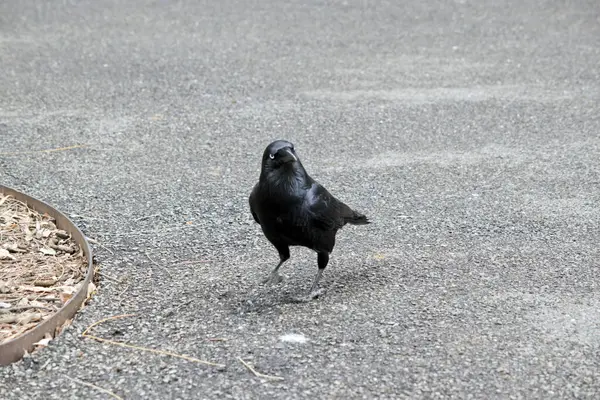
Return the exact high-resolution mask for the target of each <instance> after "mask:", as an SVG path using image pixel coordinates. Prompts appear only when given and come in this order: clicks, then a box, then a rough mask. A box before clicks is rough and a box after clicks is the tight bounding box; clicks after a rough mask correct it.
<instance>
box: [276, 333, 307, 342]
mask: <svg viewBox="0 0 600 400" xmlns="http://www.w3.org/2000/svg"><path fill="white" fill-rule="evenodd" d="M279 340H281V341H282V342H287V343H306V342H307V341H308V339H307V338H306V336H304V335H302V334H300V333H288V334H286V335H283V336H280V337H279Z"/></svg>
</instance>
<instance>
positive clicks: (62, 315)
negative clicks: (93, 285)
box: [0, 185, 94, 365]
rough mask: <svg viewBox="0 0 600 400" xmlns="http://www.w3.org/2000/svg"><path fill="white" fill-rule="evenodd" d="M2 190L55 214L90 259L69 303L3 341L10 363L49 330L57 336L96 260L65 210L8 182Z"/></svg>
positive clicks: (3, 360) (1, 357) (1, 358)
mask: <svg viewBox="0 0 600 400" xmlns="http://www.w3.org/2000/svg"><path fill="white" fill-rule="evenodd" d="M0 193H3V194H4V195H10V196H13V197H14V198H15V199H17V200H20V201H22V202H24V203H27V205H29V206H30V207H31V208H33V209H34V210H36V211H37V212H39V213H42V214H43V213H47V214H48V215H50V216H51V217H53V218H54V219H55V220H56V227H57V228H59V229H62V230H64V231H67V232H68V233H69V234H71V237H72V238H73V239H74V240H75V242H77V244H78V245H79V247H80V248H81V249H82V250H83V254H84V255H85V257H86V259H87V263H88V267H87V273H86V275H85V278H84V280H83V284H82V285H81V288H79V290H78V291H77V293H75V295H74V296H73V297H72V298H71V299H70V300H69V301H68V302H67V303H66V304H65V305H63V306H62V308H61V309H60V310H58V311H57V312H56V314H54V315H52V316H51V317H50V318H48V319H47V320H45V321H43V322H42V323H41V324H39V325H38V326H36V327H35V328H33V329H32V330H30V331H28V332H26V333H24V334H23V335H21V336H19V337H16V338H14V339H12V340H9V341H8V342H6V343H3V344H0V365H8V364H10V363H12V362H15V361H18V360H20V359H21V358H22V357H23V355H24V354H25V351H27V352H31V351H32V350H33V345H34V343H36V342H39V341H40V340H41V339H43V338H44V336H45V335H46V333H50V334H51V335H52V337H54V332H55V330H56V328H57V327H59V326H61V325H62V324H63V323H64V322H65V321H66V320H68V319H70V318H72V317H73V316H74V315H75V313H76V312H77V310H79V307H81V304H83V302H84V301H85V299H86V297H87V290H88V285H89V283H90V282H91V281H92V279H93V277H94V266H93V263H92V250H91V248H90V245H89V244H88V242H87V240H86V238H85V235H84V234H83V233H82V232H81V231H80V230H79V228H77V226H75V224H74V223H73V222H72V221H71V220H70V219H69V218H67V217H66V216H65V215H64V214H63V213H61V212H60V211H58V210H56V209H55V208H53V207H51V206H49V205H48V204H46V203H44V202H42V201H40V200H37V199H34V198H33V197H30V196H28V195H26V194H24V193H21V192H18V191H16V190H14V189H11V188H8V187H6V186H2V185H0Z"/></svg>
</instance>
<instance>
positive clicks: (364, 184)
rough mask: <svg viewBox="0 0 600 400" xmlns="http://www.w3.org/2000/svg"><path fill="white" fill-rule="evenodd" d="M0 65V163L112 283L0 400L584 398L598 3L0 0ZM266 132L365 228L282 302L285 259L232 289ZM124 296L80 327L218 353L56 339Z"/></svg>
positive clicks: (0, 175)
mask: <svg viewBox="0 0 600 400" xmlns="http://www.w3.org/2000/svg"><path fill="white" fill-rule="evenodd" d="M0 65H1V69H2V73H1V74H0V139H1V140H0V181H1V182H2V183H4V184H6V185H8V186H12V187H15V188H16V189H20V190H22V191H25V192H26V193H28V194H30V195H32V196H35V197H38V198H40V199H42V200H44V201H46V202H49V203H50V204H52V205H54V206H55V207H57V208H58V209H60V210H61V211H63V212H65V213H67V214H68V215H70V216H71V217H72V219H73V220H74V221H75V222H76V223H77V225H78V226H79V227H80V228H81V229H82V230H83V231H84V232H85V233H86V235H88V236H89V237H91V238H94V239H96V240H97V241H98V242H99V243H100V244H101V246H100V245H94V247H95V252H96V256H97V260H98V262H99V263H100V265H101V267H102V271H103V272H104V273H105V274H106V275H108V276H111V277H113V278H115V279H116V280H121V281H120V282H121V283H118V282H116V281H115V280H110V279H107V278H102V279H101V280H100V283H99V292H98V294H97V295H96V296H95V297H94V298H93V300H92V301H91V302H90V303H89V305H88V306H87V307H86V308H85V309H84V310H83V311H81V312H80V313H79V314H78V315H77V317H76V319H75V320H74V323H73V325H72V326H71V327H70V328H69V329H66V330H65V332H64V333H63V334H62V335H61V336H60V337H59V338H58V339H56V340H54V341H52V342H51V344H50V345H49V346H48V347H47V348H46V349H44V350H43V351H40V352H37V353H34V354H33V355H32V356H30V357H27V358H26V359H24V360H22V361H21V362H18V363H15V364H13V365H11V366H8V367H4V368H1V369H0V398H2V399H7V400H12V399H29V398H31V399H42V398H43V399H60V400H64V399H80V398H86V399H106V398H108V396H107V394H105V393H102V392H100V391H98V390H97V389H94V388H91V387H88V386H85V385H84V384H82V383H81V381H83V382H87V383H90V384H94V385H97V386H98V387H101V388H104V389H106V390H109V391H112V392H114V393H115V394H117V395H118V396H121V397H122V398H124V399H167V398H181V399H187V398H198V399H216V398H221V397H223V398H235V399H251V398H252V399H254V398H282V399H284V398H285V399H290V398H302V399H312V398H368V399H371V398H411V399H419V398H427V399H432V398H480V399H483V398H486V399H488V398H526V399H554V398H556V399H566V398H598V397H599V395H600V378H599V376H600V374H599V372H598V371H599V370H600V295H598V284H597V281H598V276H599V272H600V271H599V269H600V266H599V264H598V260H599V259H600V250H599V248H598V242H599V240H600V226H599V225H600V211H599V208H598V204H599V201H600V139H599V137H598V132H600V107H599V104H600V83H599V82H600V3H598V2H597V1H595V0H588V1H586V0H582V1H571V2H565V1H552V0H550V1H511V2H508V1H492V0H482V1H469V0H457V1H438V0H426V1H423V2H415V1H412V2H408V1H391V0H389V1H376V2H368V6H367V2H363V1H355V0H346V1H341V0H340V1H337V0H336V1H329V2H325V1H318V0H311V1H296V0H294V1H288V2H280V1H274V0H267V1H260V2H259V1H242V0H237V1H234V0H225V1H218V2H217V1H197V2H192V1H185V2H184V1H154V2H144V1H140V0H130V1H116V0H112V1H110V0H93V1H92V0H85V1H69V2H66V1H65V2H58V1H57V2H44V1H32V0H23V1H19V2H17V1H4V2H0ZM278 138H283V139H288V140H290V141H292V142H293V143H294V144H295V145H296V148H297V151H298V153H299V155H300V157H301V158H302V160H303V163H304V165H305V167H306V168H307V170H308V172H309V173H310V174H311V175H312V176H313V177H314V178H315V179H317V180H319V181H320V182H321V183H322V184H324V185H325V186H326V187H327V188H328V189H329V190H330V191H331V192H332V193H334V194H335V195H336V196H337V197H339V198H340V199H341V200H343V201H344V202H346V203H348V204H349V205H350V206H352V207H354V208H356V209H357V210H359V211H361V212H364V213H366V214H367V215H368V216H369V217H370V219H371V220H372V221H373V223H372V224H371V225H369V226H366V227H364V226H363V227H352V226H350V227H346V228H344V230H342V231H341V232H340V234H339V235H338V240H337V245H336V249H335V251H334V253H333V254H332V260H331V262H330V266H329V267H328V269H327V270H326V272H325V274H324V277H323V280H322V287H323V288H325V289H327V293H326V294H325V296H324V297H322V298H319V299H318V300H316V301H314V302H311V303H308V304H293V303H291V302H290V301H289V299H290V298H291V297H293V296H297V295H301V294H303V293H305V292H306V291H307V290H308V289H309V287H310V284H311V281H312V278H313V276H314V274H315V272H316V256H315V255H314V254H313V253H311V252H310V251H308V250H303V249H294V250H293V251H292V259H291V260H290V261H289V262H288V263H286V265H285V266H284V268H282V272H283V274H284V275H285V276H286V281H285V283H283V284H282V285H280V286H278V287H275V288H265V287H263V286H261V285H260V284H259V283H260V281H261V280H262V279H263V278H264V277H266V276H267V275H268V273H269V271H270V269H271V268H272V267H273V266H274V264H275V263H276V262H277V260H278V257H277V253H276V251H275V250H274V249H273V248H272V247H271V246H270V245H269V244H268V242H267V241H266V239H264V237H263V236H262V234H261V232H260V228H259V227H258V226H257V225H256V224H254V223H253V222H252V217H251V215H250V212H249V209H248V203H247V196H248V194H249V192H250V190H251V188H252V186H253V185H254V183H255V182H256V180H257V179H258V173H259V167H260V165H259V163H260V156H261V154H262V151H263V149H264V147H265V146H266V145H267V144H268V143H269V142H270V141H271V140H273V139H278ZM77 145H85V147H77V148H72V149H70V150H63V151H56V152H36V151H39V150H47V149H55V148H63V147H69V146H77ZM27 152H30V153H27ZM253 299H254V300H253ZM249 300H253V301H249ZM126 313H135V314H136V316H135V317H131V318H125V319H120V320H115V321H112V322H107V323H105V324H103V325H100V326H99V327H97V328H95V329H94V334H95V335H97V336H101V337H103V338H107V339H111V340H116V341H123V342H127V343H130V344H133V345H137V346H146V347H151V348H155V349H162V350H165V351H172V352H176V353H179V354H186V355H189V356H191V357H196V358H199V359H203V360H207V361H213V362H217V363H223V364H225V365H226V367H225V368H215V367H209V366H205V365H202V364H198V363H194V362H190V361H186V360H183V359H178V358H173V357H168V356H162V355H157V354H151V353H147V352H142V351H139V350H133V349H124V348H119V347H116V346H113V345H110V344H106V343H98V342H95V341H93V340H90V339H85V338H82V337H81V332H82V331H83V330H84V329H85V327H87V326H88V325H90V324H91V323H93V322H95V321H98V320H100V319H102V318H105V317H109V316H113V315H118V314H126ZM284 335H288V336H285V337H286V338H290V337H292V338H296V339H294V340H291V341H290V340H289V339H288V340H282V338H281V337H282V336H284ZM299 335H302V336H299ZM299 337H302V338H304V339H302V340H298V338H299ZM210 338H226V339H228V340H227V341H211V340H208V339H210ZM238 358H242V359H243V360H244V361H245V362H247V363H250V364H251V365H253V366H254V368H256V370H257V371H259V372H262V373H265V374H269V375H276V376H280V377H283V378H284V380H281V381H269V382H263V381H262V380H261V379H259V378H257V377H255V376H254V375H252V373H251V372H250V371H249V370H248V369H247V368H246V367H245V366H244V365H243V364H242V363H241V362H240V361H239V360H238ZM69 377H70V378H74V379H76V380H77V381H73V380H71V379H69Z"/></svg>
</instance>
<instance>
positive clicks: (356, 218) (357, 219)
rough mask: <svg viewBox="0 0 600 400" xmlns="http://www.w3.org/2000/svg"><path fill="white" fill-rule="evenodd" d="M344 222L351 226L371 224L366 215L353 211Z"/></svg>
mask: <svg viewBox="0 0 600 400" xmlns="http://www.w3.org/2000/svg"><path fill="white" fill-rule="evenodd" d="M346 222H347V223H349V224H352V225H367V224H370V223H371V221H369V218H367V216H366V215H364V214H361V213H359V212H356V211H354V210H352V215H350V216H349V217H347V218H346Z"/></svg>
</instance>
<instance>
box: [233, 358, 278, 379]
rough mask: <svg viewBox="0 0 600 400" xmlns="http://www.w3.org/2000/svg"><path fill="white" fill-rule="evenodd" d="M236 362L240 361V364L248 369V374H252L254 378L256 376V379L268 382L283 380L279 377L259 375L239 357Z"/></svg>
mask: <svg viewBox="0 0 600 400" xmlns="http://www.w3.org/2000/svg"><path fill="white" fill-rule="evenodd" d="M238 360H240V362H241V363H242V364H244V367H246V368H248V370H249V371H250V372H252V373H253V374H254V376H256V377H257V378H262V379H267V380H270V381H282V380H283V378H282V377H281V376H275V375H265V374H261V373H260V372H258V371H257V370H255V369H254V368H252V366H251V365H250V364H248V363H247V362H246V361H244V360H242V358H241V357H238Z"/></svg>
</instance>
